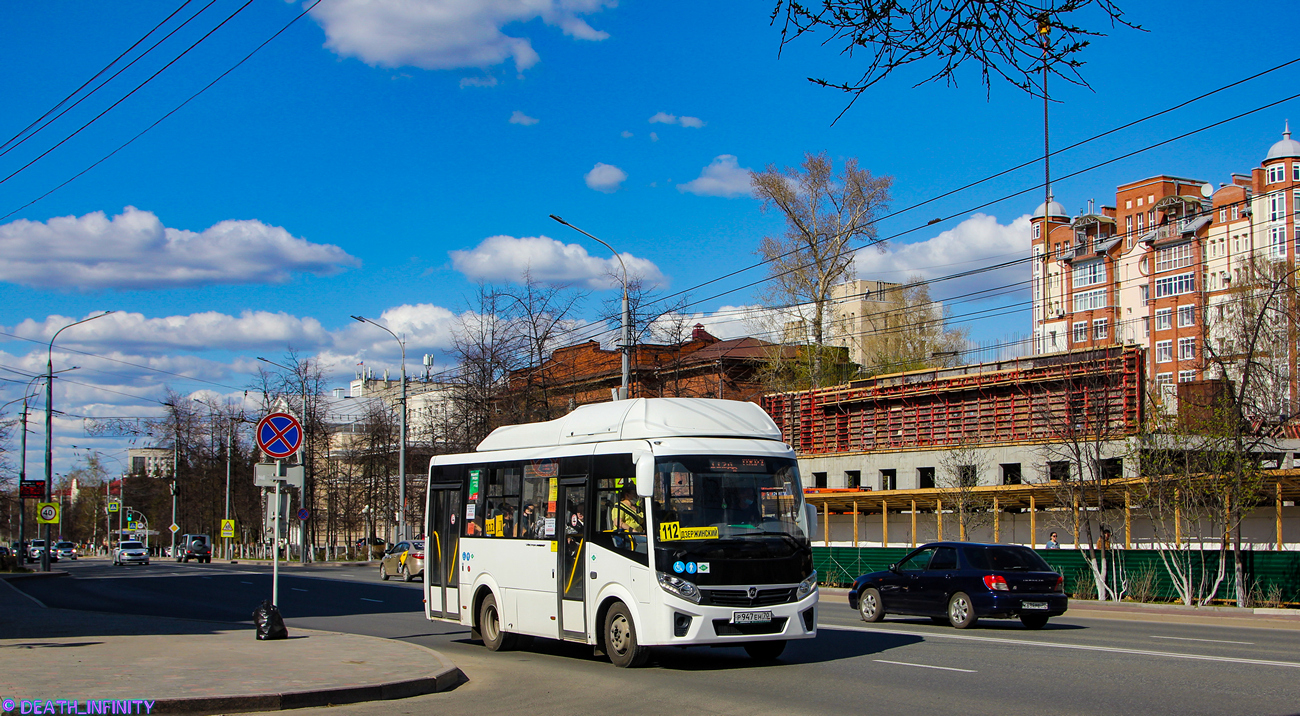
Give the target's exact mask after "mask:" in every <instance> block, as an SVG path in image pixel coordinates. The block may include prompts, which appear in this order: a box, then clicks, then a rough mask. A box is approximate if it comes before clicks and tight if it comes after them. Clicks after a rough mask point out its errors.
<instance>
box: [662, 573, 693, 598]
mask: <svg viewBox="0 0 1300 716" xmlns="http://www.w3.org/2000/svg"><path fill="white" fill-rule="evenodd" d="M655 575H656V576H657V577H659V586H660V587H661V588H663V590H664V591H665V592H668V593H669V594H672V595H675V596H678V597H681V598H682V599H685V600H686V601H688V602H695V603H696V604H699V603H700V588H699V587H697V586H695V585H694V584H691V583H690V582H688V581H686V580H685V579H682V578H680V577H674V576H673V575H671V574H664V573H663V572H655Z"/></svg>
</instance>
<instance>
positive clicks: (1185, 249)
mask: <svg viewBox="0 0 1300 716" xmlns="http://www.w3.org/2000/svg"><path fill="white" fill-rule="evenodd" d="M1191 265H1192V244H1191V242H1190V241H1189V242H1187V243H1185V244H1178V245H1177V246H1168V247H1165V248H1163V249H1159V250H1157V251H1156V273H1160V272H1161V271H1172V270H1173V269H1180V268H1187V267H1188V266H1191Z"/></svg>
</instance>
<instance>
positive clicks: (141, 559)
mask: <svg viewBox="0 0 1300 716" xmlns="http://www.w3.org/2000/svg"><path fill="white" fill-rule="evenodd" d="M113 564H114V565H125V564H149V550H147V549H145V546H144V543H143V542H137V541H135V540H127V541H125V542H119V543H118V544H117V549H115V550H113Z"/></svg>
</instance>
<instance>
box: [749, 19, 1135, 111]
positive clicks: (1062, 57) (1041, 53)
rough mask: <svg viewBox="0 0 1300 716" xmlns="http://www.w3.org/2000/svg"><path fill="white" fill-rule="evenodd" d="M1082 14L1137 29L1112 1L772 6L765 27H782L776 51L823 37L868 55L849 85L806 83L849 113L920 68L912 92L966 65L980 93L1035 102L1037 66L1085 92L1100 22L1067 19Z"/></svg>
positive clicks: (952, 79) (1039, 89)
mask: <svg viewBox="0 0 1300 716" xmlns="http://www.w3.org/2000/svg"><path fill="white" fill-rule="evenodd" d="M1085 11H1093V12H1095V13H1096V14H1097V15H1098V16H1099V19H1100V23H1109V24H1110V25H1111V26H1112V27H1114V26H1116V25H1121V26H1124V27H1129V28H1133V29H1138V30H1140V29H1141V28H1140V27H1138V26H1137V25H1135V24H1133V23H1132V22H1130V21H1129V20H1128V19H1127V18H1126V17H1125V16H1124V12H1123V11H1122V10H1121V9H1120V7H1119V4H1118V3H1116V2H1113V0H993V1H991V2H963V1H962V0H820V2H818V1H817V0H813V2H809V3H801V2H797V1H796V0H777V2H776V6H775V8H774V9H773V10H772V23H773V24H776V22H778V20H779V21H780V22H781V47H782V48H784V47H785V46H786V45H787V44H788V43H790V42H793V41H794V40H795V38H798V37H801V36H802V35H804V34H811V33H815V32H825V33H828V35H827V36H826V37H825V39H823V40H822V44H829V45H832V46H840V47H841V48H842V49H841V50H840V53H841V54H843V55H847V56H849V57H850V58H852V57H854V56H855V55H856V54H858V53H866V54H867V59H866V62H867V66H866V70H864V71H863V73H862V76H861V77H859V78H858V79H856V80H849V81H843V82H834V81H828V80H825V79H814V78H812V77H809V78H808V80H809V81H810V82H813V83H815V84H817V85H820V86H822V87H832V88H835V89H839V90H842V91H844V92H847V93H849V94H852V95H853V100H852V101H850V102H849V106H850V107H851V106H852V105H853V102H855V101H857V98H858V97H860V96H862V93H863V92H866V91H867V90H868V89H869V88H871V87H872V86H873V85H875V84H876V83H877V82H879V81H881V80H883V79H884V78H886V77H888V76H889V75H890V74H891V73H893V72H894V71H895V70H897V69H900V68H903V67H906V66H908V65H910V64H912V63H914V62H920V61H927V62H930V63H935V64H937V65H938V67H937V69H935V71H934V72H933V73H932V74H930V75H929V76H928V77H925V78H924V79H922V80H921V81H920V82H918V83H917V85H916V86H919V85H921V84H925V83H927V82H936V81H940V80H942V81H944V82H946V83H948V84H949V85H954V84H956V80H957V71H958V70H959V69H960V68H961V66H962V65H965V64H973V65H975V67H976V69H977V70H978V71H979V73H980V80H981V82H982V83H983V84H984V86H985V87H989V81H990V78H991V77H993V76H997V77H1001V78H1003V79H1005V80H1006V81H1007V82H1010V83H1011V84H1013V85H1015V86H1016V87H1019V88H1020V89H1022V90H1024V91H1026V92H1029V93H1032V94H1035V95H1038V96H1042V95H1043V94H1044V92H1045V88H1044V86H1043V83H1044V77H1043V68H1044V66H1046V68H1047V71H1048V72H1049V73H1050V74H1052V75H1055V76H1057V77H1060V78H1062V79H1064V80H1066V81H1068V82H1071V83H1073V84H1077V85H1083V86H1087V82H1086V81H1085V80H1084V79H1083V75H1082V74H1081V73H1080V71H1079V70H1080V68H1081V67H1083V64H1084V63H1083V60H1082V59H1081V55H1082V52H1083V50H1084V49H1085V48H1086V47H1088V44H1089V42H1090V39H1091V38H1093V37H1100V36H1102V35H1104V34H1105V33H1103V32H1102V31H1101V30H1099V29H1098V28H1099V27H1101V24H1100V23H1096V24H1093V23H1091V22H1087V23H1085V22H1083V21H1081V20H1080V21H1076V20H1075V19H1074V18H1075V17H1076V16H1078V15H1080V14H1082V13H1084V12H1085ZM847 110H848V107H845V111H847ZM841 114H842V113H841Z"/></svg>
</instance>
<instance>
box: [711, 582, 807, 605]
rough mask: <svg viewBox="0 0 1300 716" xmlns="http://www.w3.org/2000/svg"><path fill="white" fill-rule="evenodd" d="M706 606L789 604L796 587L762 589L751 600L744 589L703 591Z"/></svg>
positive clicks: (792, 599)
mask: <svg viewBox="0 0 1300 716" xmlns="http://www.w3.org/2000/svg"><path fill="white" fill-rule="evenodd" d="M700 591H701V592H702V593H703V596H704V599H703V600H702V602H703V603H704V604H710V605H713V606H718V607H769V606H772V605H773V604H787V603H789V602H793V601H794V593H795V588H794V587H778V588H775V589H760V590H758V593H757V594H756V595H754V598H753V599H750V598H749V594H748V592H746V590H744V589H701V590H700Z"/></svg>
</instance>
